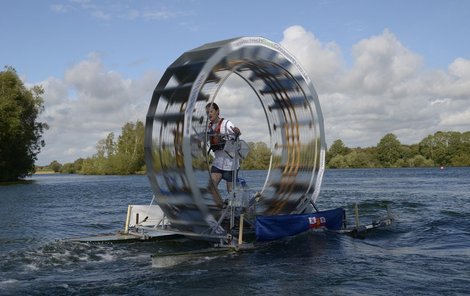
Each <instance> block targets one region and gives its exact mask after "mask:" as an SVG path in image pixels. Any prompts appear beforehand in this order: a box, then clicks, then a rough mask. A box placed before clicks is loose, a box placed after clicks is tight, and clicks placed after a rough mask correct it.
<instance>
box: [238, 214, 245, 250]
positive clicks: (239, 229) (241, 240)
mask: <svg viewBox="0 0 470 296" xmlns="http://www.w3.org/2000/svg"><path fill="white" fill-rule="evenodd" d="M243 216H244V214H241V215H240V225H239V226H238V245H239V246H241V244H243Z"/></svg>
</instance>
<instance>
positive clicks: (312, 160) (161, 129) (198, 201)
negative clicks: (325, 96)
mask: <svg viewBox="0 0 470 296" xmlns="http://www.w3.org/2000/svg"><path fill="white" fill-rule="evenodd" d="M233 74H235V75H238V76H239V77H240V78H241V79H243V80H244V81H245V82H246V83H247V85H248V86H249V87H250V88H251V89H252V91H253V92H254V93H255V95H256V96H255V97H256V98H257V99H258V101H259V103H260V105H261V108H262V110H263V112H264V114H265V118H266V122H267V124H268V130H269V135H270V143H269V146H270V149H271V160H270V167H269V170H268V172H267V176H266V181H265V184H264V186H263V188H262V190H261V192H260V198H259V201H258V203H257V205H256V213H257V214H260V215H277V214H289V213H303V212H305V211H308V209H309V204H311V203H314V202H315V201H316V199H317V197H318V194H319V190H320V186H321V182H322V177H323V172H324V163H325V151H326V144H325V137H324V127H323V116H322V113H321V108H320V103H319V100H318V96H317V94H316V92H315V89H314V87H313V84H312V82H311V80H310V78H309V77H308V75H307V74H306V72H305V71H304V70H303V69H302V67H301V66H300V64H299V63H298V62H297V61H296V60H295V59H294V57H293V56H292V55H291V54H289V53H288V52H287V51H286V50H285V49H284V48H282V47H281V46H280V45H279V44H277V43H274V42H272V41H270V40H268V39H265V38H262V37H241V38H235V39H229V40H224V41H219V42H214V43H209V44H206V45H203V46H201V47H198V48H195V49H193V50H191V51H188V52H185V53H184V54H182V55H181V56H180V57H179V58H178V59H177V60H176V61H175V62H174V63H173V64H171V65H170V66H169V67H168V68H167V70H166V71H165V73H164V74H163V76H162V78H161V80H160V82H159V83H158V85H157V86H156V88H155V90H154V92H153V96H152V101H151V104H150V107H149V110H148V113H147V119H146V128H145V159H146V166H147V175H148V178H149V180H150V184H151V187H152V190H153V192H154V195H155V198H156V201H157V203H158V205H159V206H160V207H161V208H162V210H163V211H164V212H165V214H166V215H167V216H168V217H169V218H170V219H171V222H172V225H173V226H174V227H176V228H178V229H180V230H184V231H189V232H193V233H199V234H201V233H207V231H208V229H211V227H213V226H214V223H216V222H215V218H214V216H215V217H217V216H218V214H219V212H220V209H218V208H217V207H215V205H214V202H213V196H212V195H213V194H218V193H216V192H214V191H212V190H208V184H209V178H210V176H209V174H208V170H209V167H208V161H207V158H208V153H207V118H206V114H205V106H206V104H207V103H210V102H213V101H214V100H215V99H216V97H217V93H218V90H219V89H220V87H221V86H222V85H223V84H224V82H225V81H226V79H227V78H228V77H229V76H230V75H233Z"/></svg>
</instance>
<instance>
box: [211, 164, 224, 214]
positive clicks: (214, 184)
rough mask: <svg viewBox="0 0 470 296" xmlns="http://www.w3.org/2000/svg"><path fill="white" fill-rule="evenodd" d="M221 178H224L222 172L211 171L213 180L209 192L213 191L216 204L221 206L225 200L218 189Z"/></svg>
mask: <svg viewBox="0 0 470 296" xmlns="http://www.w3.org/2000/svg"><path fill="white" fill-rule="evenodd" d="M220 180H222V174H221V173H214V172H211V180H210V181H209V192H210V193H212V196H213V198H214V202H215V205H216V206H218V207H220V208H221V207H222V206H223V203H224V201H223V200H222V198H221V197H220V194H219V191H218V190H217V187H218V185H219V183H220Z"/></svg>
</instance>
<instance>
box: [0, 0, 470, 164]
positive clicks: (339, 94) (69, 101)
mask: <svg viewBox="0 0 470 296" xmlns="http://www.w3.org/2000/svg"><path fill="white" fill-rule="evenodd" d="M0 11H1V17H0V27H1V28H2V30H0V65H1V66H2V70H3V66H12V67H13V68H15V69H16V72H17V73H18V75H19V76H20V78H21V79H22V81H23V82H24V83H25V85H26V86H27V87H32V86H33V85H42V86H43V88H44V90H45V93H44V95H43V98H44V107H45V110H44V112H43V113H42V114H41V115H40V118H39V120H40V121H42V122H47V123H48V125H49V126H50V128H49V130H47V131H46V132H45V133H44V136H43V138H44V140H45V141H46V146H45V147H44V148H43V149H42V151H41V153H40V154H39V155H38V160H37V162H36V164H38V165H47V164H49V163H50V162H52V161H53V160H57V161H59V162H60V163H67V162H73V161H75V160H76V159H78V158H80V157H82V158H86V157H90V156H92V155H93V154H95V153H96V144H97V142H98V141H99V140H101V139H103V138H105V137H106V136H107V135H108V134H109V133H110V132H114V133H115V134H116V135H119V134H120V130H121V128H122V126H123V125H124V124H125V123H126V122H129V121H133V122H135V121H136V120H141V121H144V120H145V116H146V113H147V109H148V107H149V104H150V99H151V96H152V92H153V90H154V88H155V86H156V85H157V83H158V81H159V79H160V77H161V75H162V74H163V73H164V72H165V70H166V68H167V67H168V66H169V65H170V64H171V63H172V62H173V61H174V60H176V59H177V58H178V57H179V56H180V55H181V54H183V53H184V52H186V51H188V50H191V49H193V48H196V47H199V46H201V45H203V44H205V43H209V42H214V41H218V40H224V39H229V38H233V37H239V36H262V37H265V38H267V39H270V40H272V41H274V42H277V43H280V44H281V45H282V46H283V47H284V48H286V49H287V50H288V51H289V52H290V53H291V54H292V55H294V56H295V57H296V59H297V60H298V61H299V62H300V64H301V65H302V66H303V68H304V69H305V70H306V71H307V73H308V75H309V77H310V78H311V79H312V81H313V84H314V86H315V89H316V91H317V93H318V96H319V100H320V104H321V108H322V112H323V116H324V122H325V134H326V141H327V144H328V145H331V144H332V143H333V141H335V140H337V139H341V140H342V141H343V142H344V144H345V145H346V146H348V147H369V146H375V145H377V143H378V142H379V141H380V139H381V138H382V137H383V136H385V135H386V134H387V133H393V134H395V135H396V136H397V138H398V140H399V141H400V142H401V143H402V144H415V143H419V141H421V140H422V139H423V138H424V137H426V136H428V135H430V134H434V133H435V132H437V131H460V132H463V131H469V130H470V38H468V36H470V18H468V12H469V11H470V1H465V0H446V1H432V0H426V1H424V0H423V1H420V0H406V1H402V0H396V1H382V0H375V1H372V0H370V1H366V0H356V1H346V0H345V1H339V0H318V1H315V0H299V1H296V0H291V1H272V0H271V1H268V0H266V1H263V0H259V1H256V0H251V1H246V0H237V1H224V0H218V1H216V0H185V1H183V0H171V1H170V0H168V1H166V0H154V1H153V0H147V1H146V0H142V1H137V0H135V1H134V0H128V1H113V0H109V1H104V0H102V1H95V0H62V1H59V0H44V1H29V0H16V1H7V0H0ZM234 99H235V98H233V97H228V98H226V100H227V102H225V103H226V104H228V105H229V106H231V109H230V110H229V111H228V110H225V111H226V112H225V115H228V116H229V117H230V118H229V119H230V120H232V121H233V122H234V123H235V124H236V125H237V126H240V128H241V130H242V133H243V135H244V136H245V139H246V140H249V141H250V140H254V139H259V138H260V136H261V135H258V134H257V132H258V131H257V129H255V128H253V129H252V130H253V131H252V132H250V130H251V127H252V126H253V125H256V124H257V123H256V122H253V120H251V121H250V120H249V118H246V116H243V115H244V112H243V110H244V109H246V107H245V106H241V105H240V104H236V103H234V102H232V104H230V103H231V100H234ZM223 112H224V110H222V113H223ZM223 115H224V114H222V116H223ZM260 120H263V118H261V119H260Z"/></svg>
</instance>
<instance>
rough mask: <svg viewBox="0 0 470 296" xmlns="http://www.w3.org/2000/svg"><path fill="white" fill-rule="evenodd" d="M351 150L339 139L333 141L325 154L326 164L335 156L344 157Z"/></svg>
mask: <svg viewBox="0 0 470 296" xmlns="http://www.w3.org/2000/svg"><path fill="white" fill-rule="evenodd" d="M350 150H351V149H349V148H348V147H346V146H345V145H344V143H343V141H341V140H340V139H338V140H335V141H334V142H333V144H331V146H330V149H328V152H327V153H326V162H327V163H328V162H329V161H330V160H331V159H333V158H334V157H335V156H337V155H342V156H345V155H346V154H348V153H349V152H350Z"/></svg>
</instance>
